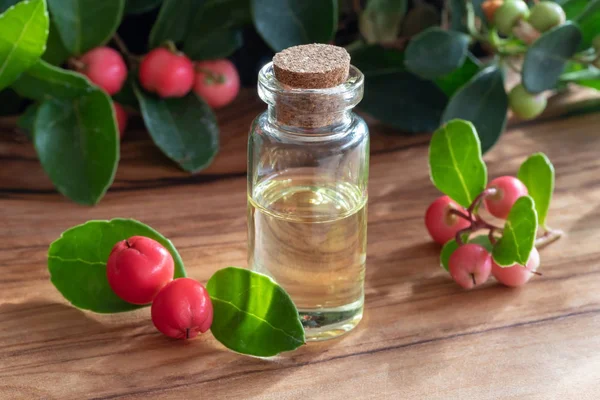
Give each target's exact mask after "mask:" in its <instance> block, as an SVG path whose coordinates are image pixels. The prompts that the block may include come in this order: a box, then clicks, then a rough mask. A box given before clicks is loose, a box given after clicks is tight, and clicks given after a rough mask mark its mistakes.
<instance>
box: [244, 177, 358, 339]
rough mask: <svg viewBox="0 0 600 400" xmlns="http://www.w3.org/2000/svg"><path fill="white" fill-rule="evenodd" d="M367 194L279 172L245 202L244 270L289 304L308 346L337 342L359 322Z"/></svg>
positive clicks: (343, 185)
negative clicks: (275, 288)
mask: <svg viewBox="0 0 600 400" xmlns="http://www.w3.org/2000/svg"><path fill="white" fill-rule="evenodd" d="M366 204H367V195H366V193H364V192H363V191H362V190H360V189H359V188H358V187H357V186H356V185H353V184H350V183H345V182H340V181H333V180H332V181H327V180H323V179H322V178H319V176H318V174H311V173H306V172H304V173H293V172H291V173H282V174H278V175H276V176H274V177H272V178H269V179H266V180H263V181H262V182H261V183H259V184H258V185H256V186H254V188H253V190H252V193H249V196H248V213H249V215H248V221H249V224H248V230H249V254H248V261H249V266H250V268H252V269H254V270H255V271H258V272H261V273H263V274H266V275H269V276H271V277H272V278H273V279H275V281H276V282H277V283H279V284H280V285H281V286H282V287H283V288H284V289H285V290H286V291H287V292H288V293H289V294H290V296H291V297H292V300H293V301H294V302H295V303H296V306H297V307H298V310H299V311H300V316H301V319H302V321H303V324H304V326H305V329H306V335H307V340H320V339H326V338H329V337H335V336H338V335H339V334H340V333H343V332H346V331H348V330H350V329H352V328H353V327H354V326H355V325H356V324H357V323H358V322H359V321H360V319H361V317H362V309H363V298H364V289H363V287H364V285H363V282H364V276H365V261H366V245H367V240H366V238H367V207H366Z"/></svg>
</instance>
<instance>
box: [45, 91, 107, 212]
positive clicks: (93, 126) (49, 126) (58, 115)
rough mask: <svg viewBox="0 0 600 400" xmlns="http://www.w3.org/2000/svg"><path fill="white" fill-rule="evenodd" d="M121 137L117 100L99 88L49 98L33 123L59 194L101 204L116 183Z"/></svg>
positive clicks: (86, 202) (47, 168)
mask: <svg viewBox="0 0 600 400" xmlns="http://www.w3.org/2000/svg"><path fill="white" fill-rule="evenodd" d="M118 138H119V135H118V132H117V126H116V122H115V116H114V111H113V107H112V102H111V100H110V98H109V97H108V95H106V93H104V92H103V91H101V90H100V89H96V90H93V91H91V92H89V93H86V94H84V95H82V96H79V97H75V98H73V99H71V100H70V101H55V100H46V101H44V102H43V103H42V104H41V105H40V109H39V110H38V112H37V118H36V119H35V124H34V145H35V149H36V151H37V154H38V157H39V159H40V162H41V164H42V167H43V168H44V171H46V173H47V174H48V176H49V177H50V179H51V180H52V183H54V186H56V188H57V189H58V191H59V192H60V193H62V194H63V195H65V196H67V197H68V198H70V199H71V200H73V201H75V202H77V203H80V204H88V205H91V204H96V203H97V202H98V201H100V199H101V198H102V197H103V196H104V194H105V193H106V191H107V190H108V188H109V187H110V185H111V184H112V182H113V179H114V176H115V173H116V171H117V164H118V161H119V139H118Z"/></svg>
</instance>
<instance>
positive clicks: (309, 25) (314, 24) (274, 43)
mask: <svg viewBox="0 0 600 400" xmlns="http://www.w3.org/2000/svg"><path fill="white" fill-rule="evenodd" d="M251 4H252V19H253V21H254V26H255V28H256V30H257V31H258V33H259V34H260V35H261V36H262V38H263V39H264V40H265V42H267V44H268V45H269V46H271V48H272V49H273V50H275V51H281V50H283V49H286V48H288V47H291V46H296V45H299V44H310V43H327V42H329V41H330V40H332V39H333V36H334V34H335V31H336V29H337V19H338V10H337V0H302V1H281V0H252V3H251Z"/></svg>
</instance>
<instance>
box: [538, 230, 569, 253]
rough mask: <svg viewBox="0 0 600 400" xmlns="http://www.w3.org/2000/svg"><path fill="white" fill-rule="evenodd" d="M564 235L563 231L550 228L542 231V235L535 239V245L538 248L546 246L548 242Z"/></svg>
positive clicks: (552, 241)
mask: <svg viewBox="0 0 600 400" xmlns="http://www.w3.org/2000/svg"><path fill="white" fill-rule="evenodd" d="M563 235H564V232H563V231H561V230H558V229H552V230H549V231H546V232H544V234H543V235H542V236H540V237H539V238H537V239H536V240H535V247H537V248H538V249H541V248H544V247H546V246H548V245H549V244H550V243H554V242H556V241H557V240H558V239H560V238H561V237H562V236H563Z"/></svg>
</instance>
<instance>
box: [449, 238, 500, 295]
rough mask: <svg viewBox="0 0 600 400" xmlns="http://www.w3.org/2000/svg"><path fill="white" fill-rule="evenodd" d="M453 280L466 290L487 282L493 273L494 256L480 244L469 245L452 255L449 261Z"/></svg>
mask: <svg viewBox="0 0 600 400" xmlns="http://www.w3.org/2000/svg"><path fill="white" fill-rule="evenodd" d="M448 265H449V270H450V275H451V276H452V279H454V281H455V282H456V283H458V284H459V285H460V286H462V287H463V288H465V289H472V288H473V287H475V286H478V285H481V284H483V283H485V281H487V279H488V278H489V277H490V273H491V271H492V256H491V255H490V253H488V251H487V250H486V249H485V248H483V247H482V246H480V245H478V244H473V243H468V244H465V245H462V246H460V247H459V248H458V249H456V250H455V251H454V253H452V255H451V256H450V260H449V261H448Z"/></svg>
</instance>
